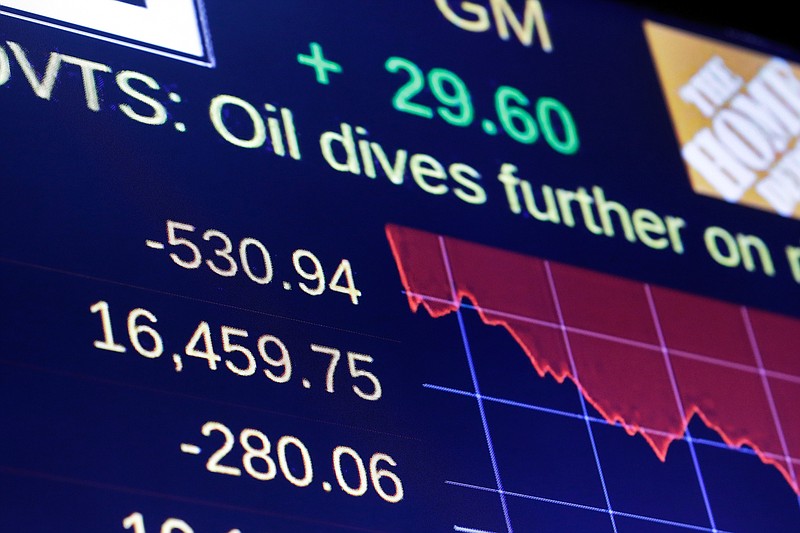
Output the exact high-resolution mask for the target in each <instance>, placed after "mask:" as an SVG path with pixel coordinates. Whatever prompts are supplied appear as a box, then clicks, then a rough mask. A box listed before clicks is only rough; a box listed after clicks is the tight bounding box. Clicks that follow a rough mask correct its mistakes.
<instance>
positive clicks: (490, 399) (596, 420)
mask: <svg viewBox="0 0 800 533" xmlns="http://www.w3.org/2000/svg"><path fill="white" fill-rule="evenodd" d="M422 386H423V387H424V388H426V389H431V390H436V391H440V392H447V393H451V394H456V395H460V396H470V397H472V396H474V393H472V392H470V391H465V390H461V389H454V388H452V387H444V386H441V385H434V384H431V383H424V384H423V385H422ZM481 398H482V399H483V400H484V401H486V402H492V403H498V404H504V405H510V406H513V407H519V408H521V409H529V410H531V411H537V412H540V413H547V414H551V415H558V416H563V417H566V418H572V419H575V420H583V415H582V414H580V413H571V412H569V411H563V410H560V409H553V408H552V407H543V406H541V405H534V404H532V403H526V402H520V401H517V400H510V399H507V398H498V397H497V396H488V395H485V394H483V395H481ZM588 418H589V421H590V422H591V423H592V424H598V425H602V426H612V427H618V428H621V429H627V428H631V427H632V426H628V425H625V424H622V423H620V422H609V421H608V420H606V419H605V418H601V417H597V416H591V415H589V417H588ZM634 429H641V430H643V431H647V432H648V433H653V434H656V435H662V436H665V437H672V438H673V439H674V440H675V441H686V440H688V439H687V438H686V436H685V435H678V434H676V433H667V432H665V431H659V430H657V429H651V428H648V427H644V426H636V428H634ZM692 442H693V443H695V444H701V445H703V446H709V447H712V448H719V449H722V450H726V451H729V452H734V453H740V454H743V455H749V456H753V457H758V454H757V453H756V452H755V450H753V449H752V448H747V447H741V448H732V447H730V446H728V445H727V444H725V443H724V442H720V441H714V440H709V439H704V438H698V437H692ZM765 455H766V456H767V457H770V458H773V459H783V458H784V457H783V456H782V455H777V454H765ZM790 460H791V461H792V463H794V464H798V465H800V458H796V457H791V458H790ZM615 514H616V511H615Z"/></svg>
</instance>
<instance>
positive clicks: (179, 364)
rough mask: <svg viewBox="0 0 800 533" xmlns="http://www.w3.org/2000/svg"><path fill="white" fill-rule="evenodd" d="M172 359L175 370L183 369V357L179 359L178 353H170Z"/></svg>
mask: <svg viewBox="0 0 800 533" xmlns="http://www.w3.org/2000/svg"><path fill="white" fill-rule="evenodd" d="M172 360H173V361H174V362H175V372H180V371H181V370H183V359H181V356H180V354H177V353H174V354H172Z"/></svg>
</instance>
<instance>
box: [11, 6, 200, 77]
mask: <svg viewBox="0 0 800 533" xmlns="http://www.w3.org/2000/svg"><path fill="white" fill-rule="evenodd" d="M0 13H3V14H5V15H9V16H12V17H16V18H19V19H23V20H27V21H30V22H35V23H37V24H44V25H46V26H50V27H53V28H60V29H63V30H67V31H70V32H73V33H77V34H80V35H85V36H88V37H93V38H96V39H102V40H104V41H108V42H112V43H117V44H121V45H123V46H127V47H130V48H136V49H138V50H143V51H146V52H149V53H153V54H158V55H161V56H165V57H170V58H173V59H178V60H181V61H187V62H189V63H194V64H197V65H203V66H206V67H212V68H213V67H214V66H215V61H214V51H213V49H212V46H211V37H210V35H209V32H208V25H207V21H206V11H205V6H204V5H203V0H0Z"/></svg>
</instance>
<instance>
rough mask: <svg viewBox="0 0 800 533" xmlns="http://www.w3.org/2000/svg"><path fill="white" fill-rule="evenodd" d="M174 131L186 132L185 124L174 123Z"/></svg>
mask: <svg viewBox="0 0 800 533" xmlns="http://www.w3.org/2000/svg"><path fill="white" fill-rule="evenodd" d="M175 129H176V130H178V131H179V132H181V133H184V132H185V131H186V124H184V123H183V122H176V123H175Z"/></svg>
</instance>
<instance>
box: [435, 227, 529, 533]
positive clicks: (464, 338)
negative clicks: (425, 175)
mask: <svg viewBox="0 0 800 533" xmlns="http://www.w3.org/2000/svg"><path fill="white" fill-rule="evenodd" d="M439 247H440V250H441V253H442V261H444V265H445V269H446V271H447V278H448V281H449V283H450V290H451V295H452V297H453V298H454V299H455V297H456V288H455V284H454V282H453V273H452V270H451V267H450V260H449V257H448V255H447V247H446V245H445V242H444V239H443V238H442V237H439ZM456 316H457V318H458V327H459V331H460V333H461V341H462V343H463V345H464V351H465V352H466V356H467V363H468V365H469V373H470V377H471V379H472V386H473V388H474V390H475V400H476V401H477V404H478V411H479V413H480V416H481V424H482V425H483V434H484V437H485V438H486V444H487V446H488V447H489V458H490V459H491V463H492V470H493V471H494V478H495V483H496V484H497V490H498V495H499V496H500V506H501V507H502V509H503V518H504V519H505V524H506V528H507V530H508V533H513V531H514V529H513V528H512V527H511V517H510V516H509V512H508V502H507V501H506V496H505V491H504V490H503V481H502V479H501V477H500V469H499V467H498V465H497V457H496V456H495V451H494V444H493V442H492V435H491V432H490V431H489V422H488V420H487V418H486V410H485V409H484V406H483V398H482V397H481V392H480V385H479V383H478V375H477V372H476V371H475V364H474V362H473V359H472V349H471V347H470V344H469V340H468V338H467V331H466V326H465V324H464V317H463V316H462V314H461V311H460V310H459V311H457V313H456Z"/></svg>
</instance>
